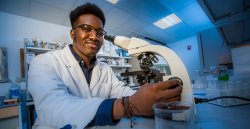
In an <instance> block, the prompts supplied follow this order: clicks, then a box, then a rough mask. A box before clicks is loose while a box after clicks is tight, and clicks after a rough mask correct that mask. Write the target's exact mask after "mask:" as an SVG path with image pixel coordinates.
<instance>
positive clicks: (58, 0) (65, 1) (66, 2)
mask: <svg viewBox="0 0 250 129" xmlns="http://www.w3.org/2000/svg"><path fill="white" fill-rule="evenodd" d="M34 1H37V2H41V3H43V4H46V5H48V6H53V7H56V8H59V9H63V10H67V11H71V9H72V8H73V6H74V5H75V4H76V2H77V0H34Z"/></svg>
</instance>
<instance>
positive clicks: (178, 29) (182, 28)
mask: <svg viewBox="0 0 250 129" xmlns="http://www.w3.org/2000/svg"><path fill="white" fill-rule="evenodd" d="M163 31H165V32H168V33H170V34H172V35H174V36H175V37H176V38H177V39H180V40H181V39H184V38H187V37H191V36H194V35H196V32H195V31H193V30H192V28H191V27H190V26H188V25H187V24H185V23H184V22H181V23H179V24H176V25H174V26H171V27H169V28H167V29H165V30H163Z"/></svg>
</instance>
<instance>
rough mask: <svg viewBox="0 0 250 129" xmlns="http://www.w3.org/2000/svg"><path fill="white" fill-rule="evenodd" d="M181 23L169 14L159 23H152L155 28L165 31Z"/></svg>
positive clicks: (173, 15) (177, 18)
mask: <svg viewBox="0 0 250 129" xmlns="http://www.w3.org/2000/svg"><path fill="white" fill-rule="evenodd" d="M180 22H181V19H180V18H179V17H177V16H176V15H175V14H170V15H168V16H166V17H164V18H162V19H161V20H159V21H156V22H155V23H154V25H155V26H157V27H159V28H161V29H166V28H168V27H170V26H173V25H175V24H178V23H180Z"/></svg>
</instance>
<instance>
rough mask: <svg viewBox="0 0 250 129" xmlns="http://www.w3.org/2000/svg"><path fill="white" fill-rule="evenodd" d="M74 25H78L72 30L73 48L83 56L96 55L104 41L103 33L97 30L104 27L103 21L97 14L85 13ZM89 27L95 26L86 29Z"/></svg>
mask: <svg viewBox="0 0 250 129" xmlns="http://www.w3.org/2000/svg"><path fill="white" fill-rule="evenodd" d="M79 25H80V26H79ZM89 25H90V26H89ZM74 26H78V27H76V28H73V29H72V30H71V32H70V36H71V38H72V39H73V49H74V50H75V51H76V52H77V54H79V56H81V57H82V56H87V57H90V58H92V57H94V56H95V55H96V54H97V52H98V51H99V50H100V48H101V46H102V42H103V37H102V35H99V34H98V32H96V31H98V30H99V29H103V24H102V21H101V20H100V19H99V18H98V17H96V16H95V15H92V14H84V15H81V16H80V17H79V18H78V19H77V21H76V22H75V24H74ZM89 28H94V30H93V29H92V30H91V31H90V32H88V31H86V29H89Z"/></svg>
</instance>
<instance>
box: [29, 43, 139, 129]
mask: <svg viewBox="0 0 250 129" xmlns="http://www.w3.org/2000/svg"><path fill="white" fill-rule="evenodd" d="M28 75H29V76H28V91H29V92H30V93H31V95H32V96H33V99H34V104H35V109H36V112H37V114H38V117H37V119H36V122H35V124H34V126H33V128H35V129H59V128H61V127H63V126H65V125H67V124H71V125H72V126H73V128H77V129H83V128H84V127H85V126H86V125H87V124H88V123H89V122H90V121H91V120H92V119H93V118H94V116H95V114H96V112H97V109H98V107H99V105H100V104H101V103H102V102H103V100H104V99H106V98H121V97H122V96H130V95H132V94H134V93H135V91H134V90H132V89H130V88H129V87H126V86H124V83H123V82H121V81H119V80H118V79H117V78H116V76H115V75H114V73H113V71H112V69H111V68H110V67H109V66H108V65H107V64H105V63H102V62H99V61H97V63H96V65H95V66H94V68H93V72H92V77H91V82H90V85H88V83H87V81H86V79H85V76H84V74H83V72H82V70H81V68H80V66H79V64H78V62H77V61H76V59H75V57H74V56H73V55H72V53H71V51H70V49H69V46H67V47H65V48H64V49H63V50H56V51H53V52H48V53H45V54H41V55H38V56H37V57H35V58H34V59H33V60H32V62H31V65H30V68H29V73H28Z"/></svg>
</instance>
